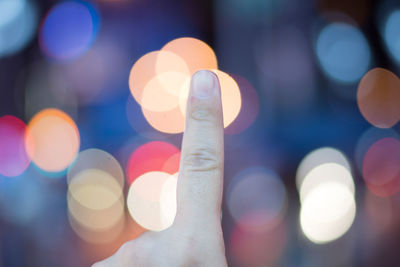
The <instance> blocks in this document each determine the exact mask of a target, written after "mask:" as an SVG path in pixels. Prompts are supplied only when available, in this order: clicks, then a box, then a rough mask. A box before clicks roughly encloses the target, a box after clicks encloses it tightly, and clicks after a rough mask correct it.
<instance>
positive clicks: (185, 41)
mask: <svg viewBox="0 0 400 267" xmlns="http://www.w3.org/2000/svg"><path fill="white" fill-rule="evenodd" d="M162 51H170V52H173V53H175V54H177V55H178V56H180V57H181V58H182V59H183V60H184V61H185V62H186V64H187V66H188V68H189V71H190V75H192V74H194V73H195V72H196V71H198V70H202V69H218V63H217V57H216V56H215V53H214V51H213V49H212V48H211V47H210V46H209V45H207V44H206V43H204V42H203V41H201V40H199V39H196V38H191V37H183V38H178V39H175V40H172V41H171V42H169V43H167V44H166V45H165V46H164V47H163V48H162Z"/></svg>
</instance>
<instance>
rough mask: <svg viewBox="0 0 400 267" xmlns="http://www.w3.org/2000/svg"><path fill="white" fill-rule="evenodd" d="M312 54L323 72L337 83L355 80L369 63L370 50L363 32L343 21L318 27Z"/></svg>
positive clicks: (365, 69)
mask: <svg viewBox="0 0 400 267" xmlns="http://www.w3.org/2000/svg"><path fill="white" fill-rule="evenodd" d="M316 54H317V58H318V61H319V63H320V64H321V67H322V69H323V71H324V72H325V74H326V75H328V76H329V77H330V78H332V79H334V80H336V81H338V82H341V83H354V82H356V81H358V80H359V79H360V78H361V77H362V75H364V73H365V72H366V71H367V70H368V67H369V65H370V62H371V50H370V47H369V44H368V42H367V40H366V39H365V37H364V35H363V34H362V33H361V32H360V30H358V29H357V28H355V27H354V26H351V25H349V24H345V23H332V24H330V25H328V26H326V27H325V28H323V29H322V31H321V32H320V34H319V36H318V39H317V42H316Z"/></svg>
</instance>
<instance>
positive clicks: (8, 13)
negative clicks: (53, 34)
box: [0, 0, 38, 58]
mask: <svg viewBox="0 0 400 267" xmlns="http://www.w3.org/2000/svg"><path fill="white" fill-rule="evenodd" d="M37 24H38V14H37V10H36V6H35V5H34V2H33V1H27V0H5V1H4V0H3V1H0V58H1V57H3V56H9V55H12V54H15V53H17V52H19V51H21V50H22V49H23V48H24V47H25V46H26V45H27V44H28V43H29V42H30V41H31V40H32V38H33V36H34V34H35V31H36V27H37Z"/></svg>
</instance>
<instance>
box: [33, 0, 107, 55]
mask: <svg viewBox="0 0 400 267" xmlns="http://www.w3.org/2000/svg"><path fill="white" fill-rule="evenodd" d="M98 30H99V14H98V12H97V10H96V8H95V7H94V6H93V5H92V4H90V3H87V2H81V1H65V2H62V3H59V4H57V5H56V6H54V7H53V8H52V9H51V10H50V12H49V14H48V15H47V16H46V18H45V19H44V21H43V22H42V26H41V29H40V33H39V38H40V47H41V49H42V51H43V52H44V53H45V54H46V55H47V56H49V57H50V58H53V59H56V60H61V61H65V60H71V59H75V58H77V57H79V56H81V55H82V54H83V53H85V52H86V51H87V50H88V49H89V47H90V45H91V44H92V43H93V41H94V39H95V38H96V36H97V32H98Z"/></svg>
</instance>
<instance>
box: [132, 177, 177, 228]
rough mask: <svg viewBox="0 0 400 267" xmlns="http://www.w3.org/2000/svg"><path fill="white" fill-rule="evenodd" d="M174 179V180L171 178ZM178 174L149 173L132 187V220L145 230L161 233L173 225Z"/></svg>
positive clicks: (137, 180) (138, 179)
mask: <svg viewBox="0 0 400 267" xmlns="http://www.w3.org/2000/svg"><path fill="white" fill-rule="evenodd" d="M171 177H172V178H171ZM170 179H175V180H177V174H175V175H174V176H171V175H170V174H168V173H165V172H157V171H156V172H148V173H145V174H143V175H142V176H140V177H138V178H137V179H136V180H135V181H134V182H133V183H132V184H131V186H130V188H129V193H128V197H127V206H128V210H129V213H130V215H131V216H132V218H133V219H134V220H135V221H136V222H137V223H138V224H139V225H141V226H142V227H143V228H146V229H149V230H152V231H161V230H164V229H166V228H168V227H169V226H171V225H172V223H173V221H174V219H175V214H176V206H175V205H176V185H177V182H176V181H170Z"/></svg>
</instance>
